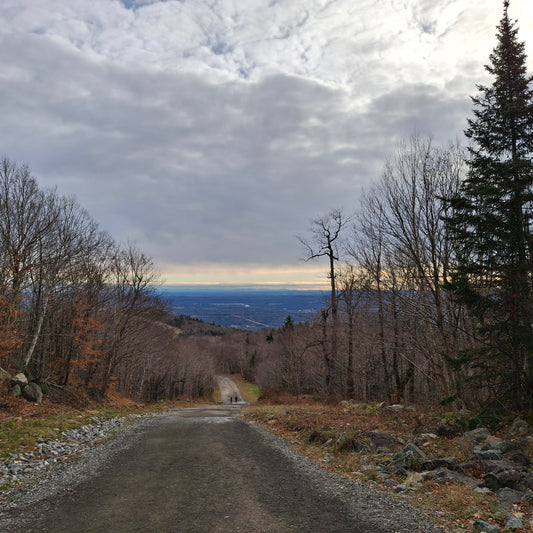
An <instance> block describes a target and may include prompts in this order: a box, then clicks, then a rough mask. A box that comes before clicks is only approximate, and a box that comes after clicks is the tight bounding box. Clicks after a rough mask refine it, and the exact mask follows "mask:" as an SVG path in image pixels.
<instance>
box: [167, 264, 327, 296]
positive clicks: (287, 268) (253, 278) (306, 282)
mask: <svg viewBox="0 0 533 533" xmlns="http://www.w3.org/2000/svg"><path fill="white" fill-rule="evenodd" d="M159 267H160V269H161V283H162V285H163V286H174V287H186V286H195V287H208V286H209V287H217V286H218V287H228V286H233V287H243V286H246V287H256V288H257V287H265V288H266V287H269V288H293V289H298V290H311V289H312V290H324V289H327V288H328V286H329V285H328V281H327V277H326V276H327V267H326V265H321V264H318V263H314V264H310V263H302V264H300V265H283V266H265V265H256V264H253V265H242V264H240V265H231V264H222V265H213V264H194V265H173V264H163V265H159Z"/></svg>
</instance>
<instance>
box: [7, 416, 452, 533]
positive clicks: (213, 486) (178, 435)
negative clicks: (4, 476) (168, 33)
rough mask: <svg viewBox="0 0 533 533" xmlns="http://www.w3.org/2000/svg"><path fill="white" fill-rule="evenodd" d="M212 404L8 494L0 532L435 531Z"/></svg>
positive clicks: (114, 441) (39, 474) (135, 427)
mask: <svg viewBox="0 0 533 533" xmlns="http://www.w3.org/2000/svg"><path fill="white" fill-rule="evenodd" d="M237 412H238V408H236V407H234V406H233V407H232V406H213V407H209V408H196V409H186V410H183V411H175V412H168V413H162V414H157V415H148V416H143V417H139V418H136V419H134V420H133V421H130V422H131V423H129V424H123V425H122V426H120V427H119V428H116V429H114V430H113V431H114V436H113V438H111V439H110V440H109V441H107V442H105V443H104V444H101V445H99V446H96V447H92V448H89V449H87V451H85V453H83V454H81V456H80V457H78V458H77V459H75V460H72V461H70V462H67V463H62V464H56V465H52V466H49V467H47V468H45V469H43V470H40V471H36V472H34V473H33V474H29V475H28V477H27V482H26V483H25V484H24V486H23V487H22V488H19V489H11V490H7V491H4V492H3V493H2V495H1V500H0V503H1V504H2V506H1V507H2V510H1V511H0V530H2V531H4V530H5V531H7V530H9V531H11V532H16V531H25V532H30V531H54V533H60V532H61V531H65V532H66V531H75V530H78V531H108V530H109V525H110V524H113V531H115V532H117V533H118V532H120V531H124V532H125V531H180V532H182V531H191V532H194V531H198V532H201V531H207V530H209V531H220V532H226V531H227V532H230V531H231V532H233V531H258V532H259V531H264V532H277V533H281V532H284V531H337V532H342V531H350V532H351V533H356V532H358V531H359V532H361V533H363V532H366V533H367V532H368V531H373V532H376V533H380V532H381V533H393V532H397V533H403V532H405V533H407V532H410V533H416V532H419V533H422V532H424V533H437V532H439V531H442V530H440V529H438V528H436V527H435V526H433V525H431V524H429V523H427V522H426V521H425V520H424V519H423V518H422V517H420V515H419V514H417V512H416V511H415V510H414V509H412V508H411V507H410V506H408V505H406V504H404V503H401V502H395V501H392V500H390V499H389V498H387V496H386V495H384V494H382V493H379V492H377V491H374V490H372V489H371V488H369V487H366V486H365V485H363V484H361V483H359V482H357V481H354V480H350V479H347V478H343V477H341V476H338V475H335V474H333V473H330V472H326V471H324V470H321V469H319V468H318V467H316V466H315V465H314V464H313V463H312V462H311V461H310V460H308V459H307V458H304V457H302V456H300V455H298V454H296V453H295V452H293V451H292V450H290V449H289V448H288V447H287V445H286V444H285V443H284V442H283V441H282V440H281V439H279V438H278V437H276V436H274V435H272V434H271V433H269V432H267V431H266V430H264V429H261V428H259V427H257V426H255V425H253V424H250V423H248V422H244V421H243V420H240V419H238V418H237V417H236V416H235V414H236V413H237Z"/></svg>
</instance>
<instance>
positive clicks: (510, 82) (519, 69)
mask: <svg viewBox="0 0 533 533" xmlns="http://www.w3.org/2000/svg"><path fill="white" fill-rule="evenodd" d="M508 7H509V3H508V2H504V14H503V18H502V19H501V21H500V24H499V26H498V33H497V41H498V42H497V46H496V47H495V48H494V50H493V52H492V54H491V55H490V58H489V59H490V63H489V64H488V65H487V66H486V70H487V71H488V73H489V74H490V75H491V76H492V77H493V79H494V81H493V84H492V85H491V86H479V87H478V89H479V91H480V94H479V96H476V97H474V98H473V103H474V113H473V118H472V119H470V120H469V121H468V124H469V126H468V129H467V130H466V132H465V134H466V136H467V138H469V139H470V141H471V144H470V145H469V146H468V149H467V150H463V149H461V148H460V147H459V146H457V145H451V146H449V147H447V148H439V147H437V146H434V145H433V144H432V142H431V141H430V140H429V139H423V138H420V137H416V136H415V137H413V138H412V139H411V140H410V141H408V142H406V143H404V144H403V145H401V146H399V147H398V149H397V151H396V153H395V154H394V155H393V156H392V157H391V159H390V160H389V161H388V162H387V164H386V165H385V168H384V171H383V174H382V176H381V177H380V179H379V180H378V181H377V182H376V183H375V185H374V186H373V187H372V188H371V189H370V190H369V191H367V192H366V194H365V195H364V197H363V199H362V202H361V206H360V208H359V209H358V211H357V213H356V215H355V216H353V217H346V216H345V215H344V214H343V212H342V211H341V210H332V211H330V212H329V213H328V214H327V215H325V216H323V217H319V218H317V219H316V220H314V221H313V223H312V227H311V229H310V232H309V234H308V236H307V237H305V238H303V237H302V238H300V241H301V243H302V245H303V246H304V249H305V250H306V253H307V256H306V258H307V259H308V260H311V259H317V258H325V259H327V261H328V264H329V269H328V277H329V282H330V288H331V290H330V294H329V301H328V302H327V304H326V305H325V306H324V308H323V309H322V312H321V315H320V317H318V318H317V320H316V322H314V323H312V324H304V325H294V324H292V322H291V321H290V320H288V321H287V324H286V325H285V326H284V327H283V328H282V329H281V330H280V331H278V332H273V333H272V334H271V335H269V337H268V339H267V340H265V341H263V340H261V339H257V347H256V348H257V357H256V358H255V359H254V361H255V363H256V365H257V366H256V373H257V379H258V381H259V382H260V383H261V384H262V385H263V386H264V387H270V388H273V389H276V390H285V391H288V392H291V393H293V394H301V393H310V394H318V395H320V396H321V397H339V396H344V397H345V396H351V397H356V398H361V399H383V398H387V399H388V400H389V401H406V400H408V401H417V402H420V401H427V402H432V403H434V402H441V403H446V402H452V403H454V404H455V405H456V406H464V405H466V406H479V405H482V404H483V405H491V406H492V407H493V408H494V407H495V406H498V405H499V406H502V407H505V408H511V409H521V410H528V409H531V408H532V407H533V236H532V231H531V229H532V218H533V88H532V83H533V77H532V76H528V75H527V73H526V72H527V70H526V65H527V63H526V54H525V45H524V43H522V42H519V41H518V39H517V33H518V30H517V27H516V23H515V22H513V21H511V20H510V19H509V16H508Z"/></svg>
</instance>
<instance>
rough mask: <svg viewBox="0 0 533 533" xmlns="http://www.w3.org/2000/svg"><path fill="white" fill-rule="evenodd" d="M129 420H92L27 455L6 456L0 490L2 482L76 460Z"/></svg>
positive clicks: (1, 463)
mask: <svg viewBox="0 0 533 533" xmlns="http://www.w3.org/2000/svg"><path fill="white" fill-rule="evenodd" d="M134 416H135V415H134ZM138 416H142V415H138ZM130 418H131V417H125V418H118V417H115V418H110V419H104V418H96V419H95V420H94V422H93V423H92V424H89V425H86V426H82V427H79V428H77V429H71V430H68V431H64V432H63V433H62V434H61V438H59V439H53V440H43V441H41V442H39V443H38V444H37V446H36V447H35V448H34V449H33V450H31V451H29V452H24V453H16V454H10V456H9V459H8V460H6V461H0V487H1V486H2V485H4V484H5V483H9V482H15V483H16V482H19V481H23V480H24V479H25V478H27V477H29V476H30V475H32V474H34V473H36V472H38V471H40V470H42V469H44V468H47V467H48V466H50V465H53V464H54V463H58V462H64V461H68V460H70V459H74V458H76V457H78V456H79V455H80V454H82V453H83V452H84V451H86V450H87V449H89V448H91V447H93V446H95V445H96V444H98V443H100V442H102V441H104V440H105V439H106V438H107V437H109V436H110V435H111V434H112V433H113V432H114V431H116V430H117V429H118V428H120V427H121V426H122V425H123V424H124V423H125V422H126V421H127V420H129V419H130Z"/></svg>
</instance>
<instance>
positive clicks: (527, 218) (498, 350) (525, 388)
mask: <svg viewBox="0 0 533 533" xmlns="http://www.w3.org/2000/svg"><path fill="white" fill-rule="evenodd" d="M508 8H509V2H508V1H505V2H504V13H503V17H502V19H501V21H500V24H499V25H498V33H497V35H496V36H497V39H498V44H497V46H496V47H495V48H494V50H493V52H492V54H491V55H490V56H489V59H490V64H489V65H486V66H485V68H486V70H487V71H488V72H489V73H490V74H491V75H492V76H493V77H494V81H493V84H492V85H491V86H483V85H480V86H478V90H479V91H480V95H479V96H477V97H473V98H472V100H473V103H474V117H473V119H471V120H469V121H468V123H469V127H468V129H467V130H466V132H465V134H466V136H467V137H468V138H469V139H470V140H471V147H470V148H469V151H470V157H469V160H468V162H467V163H468V170H469V172H468V176H467V178H466V179H465V181H464V182H463V184H462V187H461V190H460V192H459V194H458V195H456V196H455V197H453V198H451V199H450V207H451V209H452V213H453V214H452V215H451V216H450V217H449V218H448V219H447V220H446V222H447V227H448V230H449V232H450V235H451V237H452V238H453V239H454V241H455V243H456V245H457V264H456V268H455V269H454V272H453V273H452V276H451V279H450V281H449V283H448V285H447V286H448V288H449V289H451V291H452V292H453V293H454V295H455V297H456V298H457V299H458V301H459V302H461V303H463V304H465V305H466V307H467V308H468V309H469V310H470V312H471V315H472V317H473V318H474V319H475V320H476V323H477V324H478V326H479V329H478V334H479V340H480V346H482V348H480V349H478V350H476V351H475V352H471V355H472V353H475V356H476V359H475V364H477V365H478V368H480V369H482V373H484V375H485V377H487V378H488V377H490V374H489V373H490V372H492V373H493V377H495V378H496V379H494V380H493V383H494V384H496V385H497V386H498V387H497V390H496V391H495V392H498V393H499V394H500V395H502V396H501V398H502V400H504V399H506V400H510V401H511V402H512V404H513V405H514V406H523V405H524V403H527V404H530V405H531V404H533V329H532V319H533V285H532V282H533V268H532V245H533V243H532V238H531V222H532V217H533V211H532V207H533V162H532V155H533V89H532V88H531V82H532V81H533V77H532V76H528V75H527V69H526V54H525V44H524V43H523V42H519V41H518V40H517V34H518V28H517V27H516V21H511V20H510V19H509V15H508ZM469 362H470V364H471V365H474V359H472V358H471V359H470V360H469Z"/></svg>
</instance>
